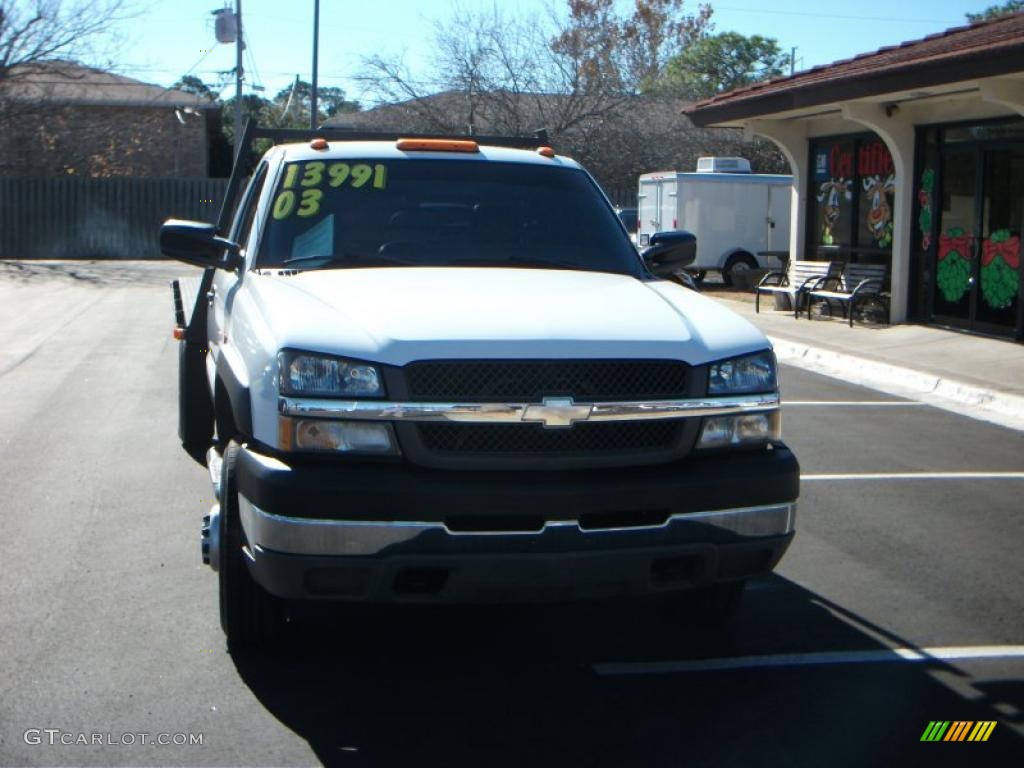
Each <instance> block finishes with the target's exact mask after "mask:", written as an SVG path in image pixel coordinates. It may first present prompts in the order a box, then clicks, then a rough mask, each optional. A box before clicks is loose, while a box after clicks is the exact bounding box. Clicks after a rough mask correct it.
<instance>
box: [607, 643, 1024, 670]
mask: <svg viewBox="0 0 1024 768" xmlns="http://www.w3.org/2000/svg"><path fill="white" fill-rule="evenodd" d="M1020 658H1024V645H977V646H970V645H967V646H948V647H938V648H885V649H880V650H871V651H821V652H818V653H779V654H772V655H767V656H736V657H733V658H719V659H694V660H692V661H639V662H607V663H599V664H594V667H593V669H594V671H595V672H597V674H599V675H606V676H607V675H663V674H671V673H678V672H721V671H724V670H732V669H763V668H770V667H809V666H820V665H825V664H880V663H890V662H901V663H922V662H924V663H926V662H935V661H979V660H986V659H987V660H999V659H1020Z"/></svg>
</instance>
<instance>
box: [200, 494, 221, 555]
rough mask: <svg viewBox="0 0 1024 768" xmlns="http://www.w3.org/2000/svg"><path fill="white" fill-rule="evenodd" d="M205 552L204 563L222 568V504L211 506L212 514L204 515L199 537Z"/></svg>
mask: <svg viewBox="0 0 1024 768" xmlns="http://www.w3.org/2000/svg"><path fill="white" fill-rule="evenodd" d="M199 546H200V548H201V550H202V553H203V565H208V566H210V567H211V568H212V569H213V570H215V571H219V570H220V504H214V505H213V506H212V507H210V514H208V515H206V516H204V517H203V528H202V533H201V536H200V539H199Z"/></svg>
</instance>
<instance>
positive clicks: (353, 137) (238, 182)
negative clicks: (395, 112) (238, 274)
mask: <svg viewBox="0 0 1024 768" xmlns="http://www.w3.org/2000/svg"><path fill="white" fill-rule="evenodd" d="M261 139H262V140H265V141H270V142H271V144H304V143H308V142H310V141H312V140H313V139H326V140H327V141H328V142H331V141H398V140H399V139H449V140H451V139H463V140H469V141H475V142H476V143H477V144H480V145H482V146H488V147H507V148H509V149H537V148H538V147H548V146H551V144H550V143H549V141H548V132H547V131H546V130H543V129H542V130H539V131H536V132H535V133H534V134H533V136H482V135H472V136H465V135H463V136H459V135H454V134H450V133H447V134H444V133H399V132H394V131H386V132H377V131H359V130H353V129H351V128H343V127H341V126H324V127H322V128H261V127H260V126H258V125H257V124H256V122H255V121H254V120H252V119H249V120H247V121H246V123H245V130H244V131H243V132H242V142H241V145H240V147H241V148H240V151H239V153H238V155H237V156H236V157H235V163H234V165H233V166H232V168H231V179H230V180H229V181H228V188H227V190H226V192H225V193H224V202H223V203H222V204H221V208H220V216H219V217H218V218H217V231H218V232H220V234H221V235H225V236H226V234H227V231H228V228H229V227H230V226H231V219H232V217H233V215H234V212H235V207H236V205H237V202H238V198H239V196H240V194H241V192H242V187H243V184H244V182H245V180H246V179H248V178H249V176H251V175H252V172H253V170H254V169H255V167H256V161H257V160H258V159H259V158H258V156H257V152H256V151H255V150H254V148H253V142H255V141H259V140H261Z"/></svg>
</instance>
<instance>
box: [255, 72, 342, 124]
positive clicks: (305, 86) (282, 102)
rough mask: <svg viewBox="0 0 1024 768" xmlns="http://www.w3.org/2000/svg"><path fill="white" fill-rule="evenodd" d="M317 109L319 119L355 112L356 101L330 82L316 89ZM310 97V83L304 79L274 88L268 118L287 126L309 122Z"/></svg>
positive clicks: (274, 122) (311, 89)
mask: <svg viewBox="0 0 1024 768" xmlns="http://www.w3.org/2000/svg"><path fill="white" fill-rule="evenodd" d="M316 97H317V105H316V107H317V110H316V111H317V112H318V113H319V115H320V120H319V121H318V122H322V121H324V120H326V119H327V118H329V117H334V116H335V115H337V114H340V113H344V112H358V111H359V110H360V109H361V106H360V104H359V102H358V101H349V100H348V99H347V98H346V97H345V91H344V90H343V89H341V88H336V87H333V86H318V87H317V89H316ZM312 99H313V86H312V84H310V83H307V82H306V81H305V80H296V81H295V82H294V83H292V84H291V85H289V86H287V87H286V88H282V89H281V90H280V91H278V92H277V95H276V96H274V99H273V108H272V110H271V111H272V112H273V113H274V114H273V115H272V117H271V121H272V123H273V124H274V125H277V126H279V127H288V128H305V127H307V126H308V125H309V111H310V108H311V105H312Z"/></svg>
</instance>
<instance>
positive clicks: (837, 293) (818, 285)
mask: <svg viewBox="0 0 1024 768" xmlns="http://www.w3.org/2000/svg"><path fill="white" fill-rule="evenodd" d="M886 271H887V267H886V265H884V264H847V265H846V267H845V269H843V272H842V274H841V275H840V276H839V277H838V278H835V279H831V280H830V279H827V278H819V279H818V280H817V281H816V282H815V283H812V284H811V285H809V286H808V288H807V291H806V299H807V300H806V305H807V319H808V320H810V319H811V308H812V307H813V305H814V302H815V301H821V302H824V304H825V305H826V306H828V308H829V314H830V315H831V313H832V304H833V303H835V304H838V305H839V306H840V307H841V308H842V310H843V317H848V318H849V320H850V327H851V328H852V327H853V314H854V310H856V308H857V305H858V304H861V303H863V302H865V301H868V300H876V299H878V298H879V297H880V295H881V293H882V290H883V289H884V287H885V276H886Z"/></svg>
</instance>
